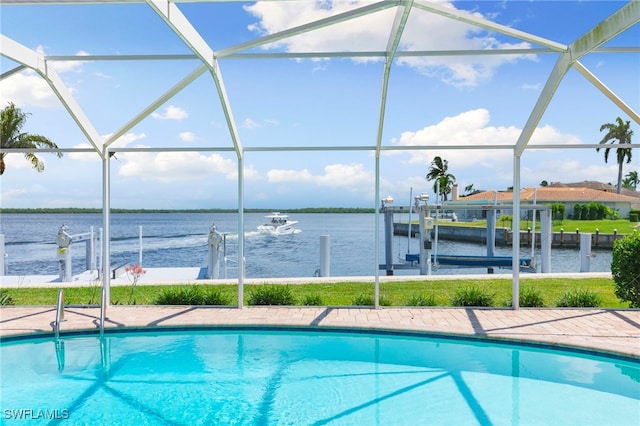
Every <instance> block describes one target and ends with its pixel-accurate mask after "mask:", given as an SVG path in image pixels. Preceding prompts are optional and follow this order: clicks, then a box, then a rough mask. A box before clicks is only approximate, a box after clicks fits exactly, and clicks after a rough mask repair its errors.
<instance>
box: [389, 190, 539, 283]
mask: <svg viewBox="0 0 640 426" xmlns="http://www.w3.org/2000/svg"><path fill="white" fill-rule="evenodd" d="M428 200H429V197H428V195H427V194H425V193H423V194H421V195H419V196H417V197H415V204H414V206H413V207H412V206H409V207H391V206H390V204H391V203H392V202H393V198H391V197H387V198H386V199H385V200H383V201H382V212H383V213H384V226H385V262H386V263H385V264H383V265H380V266H379V267H380V269H384V270H386V273H387V275H393V271H394V270H396V269H398V270H401V269H419V270H420V274H421V275H431V271H432V268H433V267H456V268H463V267H464V268H485V267H486V268H487V272H488V273H490V274H491V273H493V268H495V267H498V268H511V267H512V265H513V258H512V257H511V256H496V255H495V246H496V243H495V241H496V233H495V226H496V214H497V211H498V210H505V209H507V210H508V209H510V208H511V209H513V206H511V205H495V204H494V205H483V206H478V205H477V204H474V205H464V204H456V205H447V206H446V209H447V210H461V209H474V210H477V209H482V210H484V211H486V216H487V238H486V241H487V255H486V256H468V255H447V254H440V253H438V250H437V244H438V232H437V230H438V217H439V216H440V214H441V212H442V211H443V209H444V207H443V206H442V205H440V204H436V205H429V204H428ZM412 208H413V209H414V211H415V212H416V213H417V214H418V219H419V229H418V237H419V240H420V244H419V246H420V252H419V254H410V253H407V254H406V256H405V263H396V264H394V263H393V261H392V260H393V253H392V251H393V248H392V240H393V214H394V213H404V212H407V211H411V210H412ZM523 208H525V209H527V210H534V211H540V227H541V233H540V235H541V241H540V246H541V250H542V256H541V264H540V266H541V272H542V273H548V272H551V241H552V227H551V208H550V207H549V206H546V205H539V204H534V205H530V206H526V207H523ZM432 212H435V218H433V217H431V213H432ZM411 226H412V224H411V223H409V224H408V232H407V236H408V238H411V234H412V230H411ZM432 232H434V234H435V240H434V241H432V236H431V234H432ZM534 232H535V230H534ZM432 250H433V253H431V251H432ZM519 266H520V269H521V270H522V271H526V272H536V270H537V269H536V264H535V258H534V257H533V252H532V257H530V258H525V257H523V258H520V260H519Z"/></svg>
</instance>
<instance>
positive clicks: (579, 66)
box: [573, 62, 640, 124]
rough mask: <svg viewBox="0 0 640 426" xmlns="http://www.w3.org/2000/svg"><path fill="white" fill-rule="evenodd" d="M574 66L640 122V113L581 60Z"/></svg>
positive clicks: (619, 106)
mask: <svg viewBox="0 0 640 426" xmlns="http://www.w3.org/2000/svg"><path fill="white" fill-rule="evenodd" d="M573 67H574V68H575V69H576V70H577V71H578V72H579V73H580V74H582V76H583V77H584V78H586V79H587V80H589V82H590V83H591V84H593V85H594V86H595V87H596V88H597V89H598V90H600V91H601V92H602V93H604V95H605V96H606V97H607V98H609V99H610V100H611V101H612V102H613V103H614V104H616V105H617V106H618V108H620V109H621V110H622V111H624V112H625V113H626V114H627V115H628V116H629V117H631V119H633V121H635V122H636V123H638V124H640V115H639V114H638V113H637V112H636V111H634V110H633V108H631V107H630V106H629V105H627V104H626V103H625V102H624V101H623V100H622V99H620V97H618V95H616V94H615V93H613V92H612V91H611V89H609V88H608V87H607V86H605V84H604V83H602V82H601V81H600V80H598V78H597V77H596V76H595V75H593V74H592V73H591V72H590V71H589V70H588V69H587V68H586V67H585V66H584V65H582V64H581V63H580V62H576V63H574V64H573Z"/></svg>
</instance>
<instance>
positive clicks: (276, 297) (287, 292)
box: [248, 285, 296, 306]
mask: <svg viewBox="0 0 640 426" xmlns="http://www.w3.org/2000/svg"><path fill="white" fill-rule="evenodd" d="M248 303H249V305H261V306H265V305H280V306H282V305H284V306H289V305H295V304H296V300H295V297H293V293H292V292H291V287H289V286H288V285H264V286H260V287H258V288H256V289H255V290H253V291H252V292H251V294H250V295H249V300H248Z"/></svg>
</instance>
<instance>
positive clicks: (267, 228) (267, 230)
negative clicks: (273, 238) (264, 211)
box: [258, 212, 300, 235]
mask: <svg viewBox="0 0 640 426" xmlns="http://www.w3.org/2000/svg"><path fill="white" fill-rule="evenodd" d="M265 217H266V218H267V219H269V221H268V222H267V223H265V224H263V225H260V226H258V231H260V232H262V233H263V234H271V235H287V234H293V233H295V232H299V231H300V230H299V229H296V228H294V225H295V224H296V223H298V221H297V220H289V219H288V218H289V216H287V215H286V214H282V213H280V212H273V213H271V214H270V215H267V216H265Z"/></svg>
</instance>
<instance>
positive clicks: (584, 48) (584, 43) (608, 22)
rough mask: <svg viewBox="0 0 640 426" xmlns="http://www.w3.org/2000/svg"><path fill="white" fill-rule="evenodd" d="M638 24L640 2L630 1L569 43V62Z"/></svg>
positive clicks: (639, 20) (639, 19) (576, 59)
mask: <svg viewBox="0 0 640 426" xmlns="http://www.w3.org/2000/svg"><path fill="white" fill-rule="evenodd" d="M638 22H640V1H638V0H634V1H630V2H629V3H627V4H625V5H624V6H622V7H621V8H620V9H619V10H618V11H617V12H615V13H614V14H613V15H611V16H609V17H608V18H607V19H605V20H604V21H602V22H600V23H599V24H598V25H596V26H595V27H593V28H592V29H591V30H589V31H587V32H586V33H585V34H584V35H583V36H582V37H580V38H578V39H577V40H576V41H574V42H573V43H571V46H570V51H571V62H572V63H573V62H576V61H578V60H579V59H580V58H582V57H583V56H584V55H586V54H587V53H591V52H592V51H593V50H594V49H596V48H597V47H598V46H601V45H603V44H604V43H606V42H607V41H609V40H611V39H612V38H614V37H615V36H617V35H618V34H620V33H622V32H624V31H625V30H627V29H628V28H631V27H632V26H634V25H635V24H637V23H638Z"/></svg>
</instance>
